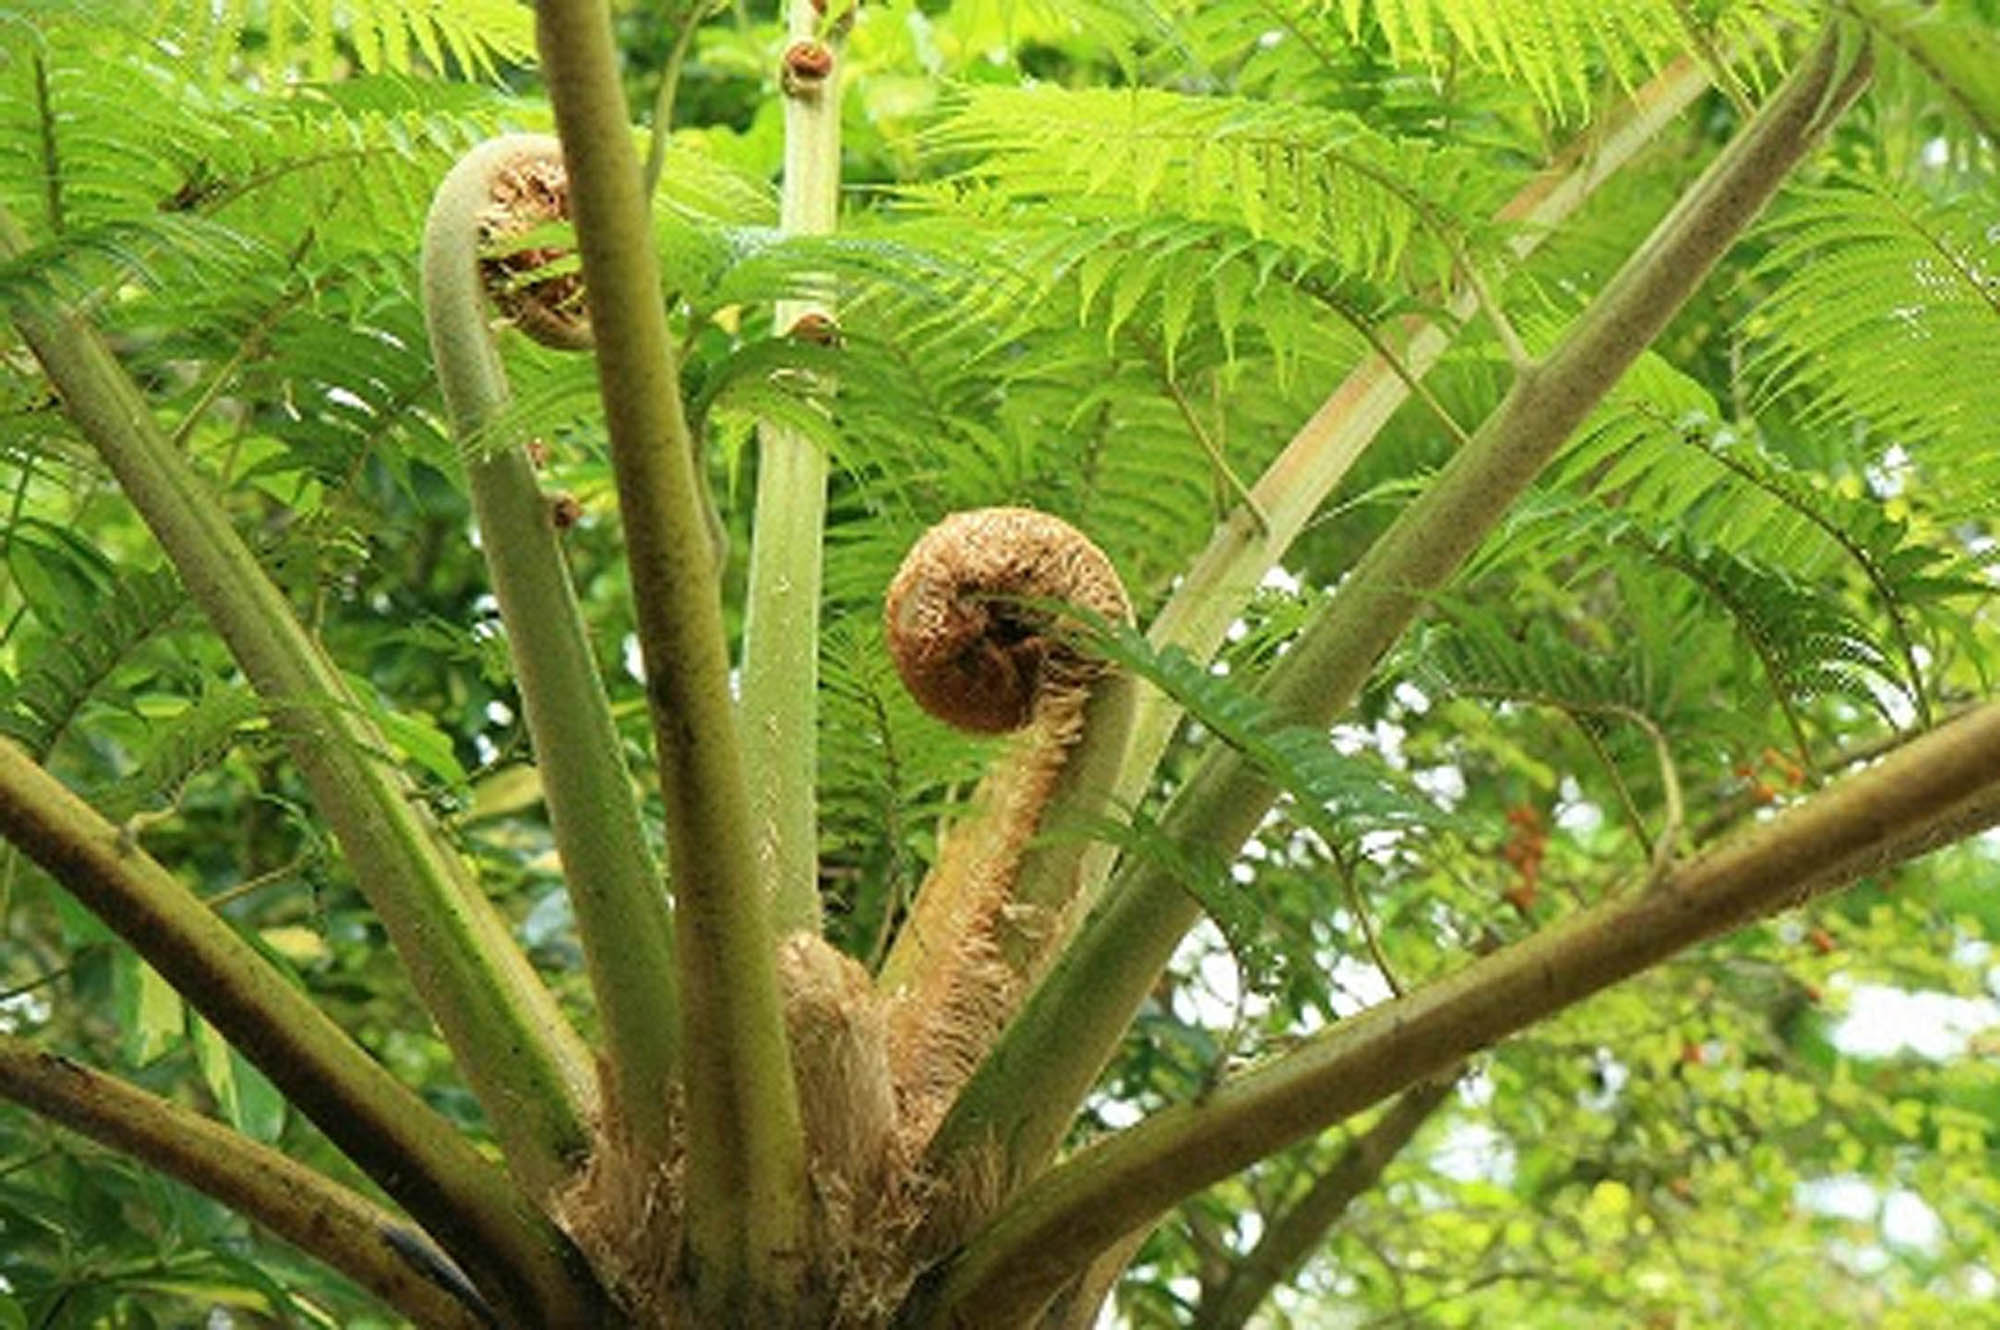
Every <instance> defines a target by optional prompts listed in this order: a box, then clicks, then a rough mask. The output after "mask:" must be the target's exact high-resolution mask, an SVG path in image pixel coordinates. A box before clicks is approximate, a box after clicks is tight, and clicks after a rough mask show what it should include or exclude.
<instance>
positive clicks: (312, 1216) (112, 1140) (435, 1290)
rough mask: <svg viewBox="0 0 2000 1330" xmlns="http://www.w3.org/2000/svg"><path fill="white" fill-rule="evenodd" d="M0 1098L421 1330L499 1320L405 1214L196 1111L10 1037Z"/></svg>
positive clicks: (477, 1328)
mask: <svg viewBox="0 0 2000 1330" xmlns="http://www.w3.org/2000/svg"><path fill="white" fill-rule="evenodd" d="M0 1098H5V1099H9V1100H12V1101H13V1102H14V1103H17V1104H20V1105H22V1106H23V1107H26V1108H30V1109H33V1110H34V1111H35V1112H37V1113H40V1114H42V1115H43V1116H45V1117H47V1118H49V1119H50V1120H51V1121H53V1122H55V1123H57V1124H59V1125H61V1126H62V1127H64V1128H66V1129H68V1130H70V1131H74V1132H80V1133H82V1134H83V1135H85V1136H88V1137H90V1138H91V1139H92V1140H95V1141H97V1142H99V1143H100V1144H103V1145H107V1146H110V1147H111V1148H112V1149H114V1150H119V1151H123V1152H124V1153H126V1154H129V1155H132V1156H133V1157H135V1158H137V1159H140V1160H142V1161H144V1162H145V1163H147V1164H150V1165H151V1166H153V1167H154V1168H157V1169H159V1170H160V1171H161V1172H163V1173H166V1174H168V1175H169V1176H171V1177H174V1178H177V1179H179V1180H180V1181H182V1182H185V1183H187V1184H188V1185H189V1186H192V1187H195V1188H198V1189H199V1190H201V1191H204V1192H206V1193H208V1194H209V1195H210V1196H213V1197H214V1198H215V1199H216V1200H219V1201H221V1202H222V1203H223V1204H224V1205H227V1206H229V1207H230V1208H231V1209H233V1210H236V1211H238V1212H239V1213H241V1214H243V1215H246V1216H248V1217H249V1218H250V1219H253V1220H255V1221H256V1222H257V1223H258V1224H260V1225H262V1226H263V1227H265V1228H268V1229H270V1230H271V1231H272V1232H273V1233H275V1234H277V1235H278V1236H279V1237H281V1238H283V1239H284V1240H285V1241H287V1242H289V1243H291V1244H292V1245H294V1246H296V1247H298V1248H299V1249H301V1250H302V1251H305V1252H307V1253H308V1254H310V1255H312V1256H314V1257H316V1258H317V1259H319V1260H321V1261H324V1262H325V1263H326V1264H328V1265H330V1266H332V1267H333V1268H334V1269H336V1270H338V1271H340V1272H341V1273H342V1274H344V1275H346V1276H347V1277H348V1278H349V1279H352V1280H353V1281H354V1282H355V1283H357V1284H359V1285H361V1286H362V1287H363V1288H365V1289H367V1290H368V1291H369V1292H370V1293H373V1294H374V1295H375V1296H376V1297H378V1298H380V1299H381V1300H382V1301H383V1302H384V1303H385V1304H387V1305H388V1306H389V1307H390V1308H392V1309H394V1310H395V1311H397V1312H400V1313H401V1314H402V1315H404V1316H407V1317H409V1318H410V1319H411V1320H413V1321H415V1322H416V1323H417V1324H419V1325H426V1326H435V1327H438V1328H439V1330H486V1328H487V1327H490V1326H491V1325H493V1323H494V1311H493V1308H492V1307H490V1306H489V1305H488V1304H487V1303H486V1300H485V1299H484V1298H482V1297H481V1296H480V1295H479V1293H478V1291H477V1290H476V1289H474V1288H473V1286H472V1285H471V1283H470V1282H469V1281H467V1280H466V1278H465V1276H464V1275H463V1274H461V1273H459V1271H458V1269H457V1268H456V1267H455V1266H453V1265H452V1264H451V1262H450V1260H449V1259H448V1258H447V1257H446V1256H445V1255H444V1254H443V1253H442V1252H439V1251H438V1250H437V1249H436V1248H435V1247H433V1246H431V1243H430V1240H429V1239H428V1238H426V1237H424V1236H423V1235H422V1234H421V1233H419V1232H417V1231H416V1230H414V1229H412V1228H410V1227H409V1226H408V1225H407V1224H406V1223H405V1222H404V1221H403V1220H402V1219H401V1218H400V1217H399V1216H397V1215H395V1214H394V1213H392V1212H390V1211H388V1210H384V1209H383V1208H381V1207H380V1206H378V1205H375V1204H373V1203H371V1202H369V1201H367V1200H365V1199H363V1198H362V1197H361V1196H360V1195H358V1194H357V1193H355V1192H353V1191H350V1190H349V1189H348V1188H346V1187H343V1186H341V1185H340V1184H339V1183H337V1182H335V1181H333V1180H332V1179H331V1178H328V1177H325V1176H324V1175H322V1174H319V1173H316V1172H314V1171H313V1170H312V1169H309V1168H307V1167H306V1166H305V1165H303V1164H299V1163H295V1162H293V1161H292V1160H290V1159H288V1158H286V1157H285V1156H284V1155H282V1154H279V1153H278V1152H277V1151H276V1150H273V1149H271V1148H270V1147H269V1146H267V1145H261V1144H259V1143H258V1142H256V1141H252V1140H248V1139H246V1138H244V1137H242V1136H238V1135H236V1134H235V1133H234V1132H232V1131H230V1130H229V1129H228V1128H226V1127H224V1126H222V1125H221V1124H220V1123H216V1122H212V1121H210V1120H209V1119H208V1118H205V1117H202V1116H201V1115H200V1114H198V1113H196V1112H194V1111H193V1110H191V1109H187V1108H183V1107H181V1106H180V1105H179V1104H176V1103H173V1102H172V1101H170V1100H166V1099H162V1098H160V1097H159V1096H158V1095H153V1094H148V1093H147V1092H145V1091H144V1090H140V1089H138V1088H136V1087H134V1086H131V1085H127V1084H125V1083H124V1082H122V1081H118V1080H114V1079H113V1078H112V1077H109V1076H106V1075H104V1074H103V1073H101V1072H96V1071H92V1070H90V1069H88V1068H86V1067H82V1066H79V1065H78V1064H77V1063H75V1062H72V1061H70V1060H69V1059H68V1058H66V1057H62V1056H60V1055H58V1054H55V1053H50V1052H47V1051H45V1050H43V1049H40V1048H38V1047H36V1046H35V1045H34V1044H33V1043H31V1042H29V1041H28V1040H25V1039H21V1038H18V1037H16V1036H14V1035H5V1034H0ZM454 1281H455V1282H454Z"/></svg>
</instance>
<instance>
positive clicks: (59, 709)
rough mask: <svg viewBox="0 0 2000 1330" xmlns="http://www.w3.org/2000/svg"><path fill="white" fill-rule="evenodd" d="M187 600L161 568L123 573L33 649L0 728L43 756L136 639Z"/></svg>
mask: <svg viewBox="0 0 2000 1330" xmlns="http://www.w3.org/2000/svg"><path fill="white" fill-rule="evenodd" d="M186 604H187V597H186V594H185V593H184V592H183V591H182V590H181V585H180V579H179V578H177V577H175V576H174V574H173V572H172V571H171V570H168V569H156V570H153V571H150V572H141V573H126V574H124V575H122V576H120V577H119V578H118V579H117V580H116V581H115V582H113V584H112V585H111V587H110V589H109V591H108V593H107V594H106V595H105V597H104V598H103V599H102V600H101V601H99V602H98V603H97V605H96V606H95V607H94V608H92V609H91V610H90V611H89V612H88V613H84V614H79V615H76V616H75V617H74V618H73V620H72V622H71V625H70V628H69V631H68V632H66V633H64V634H62V635H61V636H58V637H54V638H52V640H50V641H49V642H48V643H47V644H46V645H44V646H43V647H42V648H41V649H40V650H38V651H37V652H36V653H35V657H34V661H33V663H32V664H31V665H30V666H29V667H28V668H27V669H25V670H24V671H23V672H22V674H21V677H20V679H19V680H18V681H16V683H15V685H14V689H13V696H12V697H11V698H10V699H9V704H8V706H7V708H6V710H5V711H4V712H0V731H4V732H5V733H6V735H7V736H8V737H9V738H11V739H13V740H14V741H15V742H16V743H18V744H20V745H21V746H22V747H23V748H26V749H27V750H28V751H29V752H30V753H32V754H34V755H35V756H36V757H37V758H41V757H45V756H47V754H48V752H49V750H50V749H51V748H53V747H54V746H55V743H56V740H57V739H59V738H60V737H61V736H62V734H63V731H64V730H65V729H66V728H67V727H68V725H69V723H70V721H71V720H72V719H73V718H74V717H75V716H76V714H77V712H78V711H80V710H81V709H82V708H83V706H84V704H85V703H86V702H88V701H89V700H90V698H91V696H92V694H93V693H95V692H96V690H97V689H98V687H99V686H100V685H102V684H103V683H104V682H105V680H107V679H108V678H110V676H111V673H112V671H113V670H115V669H116V668H117V667H118V665H119V663H120V662H121V661H123V660H124V659H125V658H126V657H127V656H128V655H129V654H130V653H131V652H132V650H133V649H134V648H136V647H137V646H138V645H139V644H140V643H142V642H144V641H145V640H147V639H148V638H150V637H151V636H152V635H153V634H155V633H157V632H159V631H160V630H161V629H162V628H164V627H165V626H166V625H167V624H168V623H170V622H171V621H172V620H173V618H174V616H175V615H176V614H178V613H179V612H180V610H181V609H182V608H183V607H184V606H185V605H186Z"/></svg>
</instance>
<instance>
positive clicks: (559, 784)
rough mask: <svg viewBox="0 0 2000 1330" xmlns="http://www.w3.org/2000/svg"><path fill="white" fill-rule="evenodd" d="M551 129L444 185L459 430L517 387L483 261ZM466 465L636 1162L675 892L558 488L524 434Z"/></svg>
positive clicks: (494, 410) (454, 409) (648, 1119)
mask: <svg viewBox="0 0 2000 1330" xmlns="http://www.w3.org/2000/svg"><path fill="white" fill-rule="evenodd" d="M561 151H562V149H561V145H560V144H558V143H557V142H556V140H555V139H554V138H551V137H549V136H548V135H543V134H516V135H507V136H504V137H501V138H497V139H491V140H489V141H487V142H486V143H483V144H481V145H480V146H478V147H476V148H474V149H473V150H472V151H471V152H470V153H468V154H466V156H465V157H464V158H462V159H461V160H460V161H459V163H458V165H457V166H455V167H453V168H452V170H451V172H450V174H448V175H447V176H446V177H445V178H444V180H443V182H442V183H441V184H439V186H438V190H437V195H436V198H435V200H434V201H433V202H432V205H431V213H430V218H429V221H428V223H427V224H426V226H425V228H424V257H423V283H424V316H425V322H426V324H427V325H428V328H429V331H430V342H431V355H432V358H433V359H434V360H435V361H436V364H437V372H438V382H439V385H440V386H441V387H442V388H443V390H444V398H445V406H446V408H447V410H448V411H449V413H450V416H451V422H452V432H453V433H454V434H455V435H456V436H457V437H458V438H459V439H460V440H461V441H465V440H470V439H473V438H474V437H476V436H478V435H479V433H480V432H481V431H482V430H485V429H487V428H488V427H489V425H490V424H491V422H493V421H494V420H495V419H496V418H499V417H500V416H501V414H502V412H503V411H504V410H505V408H506V404H507V401H508V398H509V396H510V392H509V388H508V384H507V372H506V369H505V367H504V366H503V365H502V364H501V361H500V355H499V351H498V348H497V347H496V346H495V345H494V340H493V334H492V332H491V331H490V330H489V327H488V315H487V310H486V305H485V300H484V296H483V292H482V289H481V283H480V275H479V253H478V249H479V235H480V215H481V213H482V212H483V211H485V210H487V209H489V208H491V207H492V206H493V197H494V186H495V183H496V179H497V178H498V177H499V176H500V175H501V173H503V172H505V171H507V170H509V169H520V168H521V167H522V165H523V164H524V163H526V162H548V161H552V160H556V159H559V158H560V156H561ZM466 477H467V479H468V481H469V482H470V487H471V491H472V505H473V512H474V515H475V516H476V517H477V519H478V522H479V533H480V553H481V555H482V556H483V557H484V558H485V560H486V566H487V569H488V570H489V572H490V573H491V575H492V579H493V589H494V592H495V594H496V595H497V597H498V599H499V601H500V618H501V622H502V624H503V625H504V627H505V628H506V632H507V644H508V654H509V656H510V658H511V659H512V660H513V662H514V669H515V674H516V677H517V679H518V682H519V685H520V690H521V707H522V711H523V712H524V714H525V718H526V721H527V727H528V734H529V737H530V741H531V743H532V745H533V749H534V756H535V763H536V765H537V766H538V767H539V768H540V770H541V773H542V793H543V797H544V799H545V800H546V801H547V803H548V809H549V822H550V825H551V827H552V828H553V831H554V834H555V842H556V850H557V853H558V854H559V855H560V857H561V859H562V864H563V879H564V885H565V886H566V887H567V888H568V890H569V898H570V903H571V905H572V907H573V908H574V909H575V911H576V921H577V930H578V933H579V934H580V936H581V937H582V940H583V947H584V959H585V963H586V965H587V967H588V969H589V971H590V981H591V991H592V993H593V994H594V995H595V997H596V1000H597V1010H598V1013H599V1015H600V1017H601V1018H602V1019H603V1022H604V1040H605V1045H606V1056H605V1061H606V1063H607V1064H608V1065H607V1067H606V1070H607V1071H608V1072H609V1075H610V1079H611V1082H612V1084H611V1086H610V1087H609V1088H610V1089H611V1090H612V1092H613V1102H614V1103H615V1104H616V1113H615V1115H614V1118H615V1121H616V1123H617V1125H618V1127H619V1128H620V1129H621V1130H622V1131H623V1132H624V1133H625V1135H626V1137H627V1142H626V1143H627V1144H629V1145H630V1146H631V1148H632V1153H633V1156H634V1159H633V1162H634V1163H635V1164H636V1165H637V1166H639V1167H663V1166H664V1165H665V1163H666V1161H667V1158H668V1156H669V1155H670V1153H671V1151H672V1149H673V1144H672V1131H671V1122H672V1113H673V1103H674V1100H675V1093H676V1090H675V1087H676V1084H677V1081H678V1077H679V1040H678V1038H677V1035H678V1033H679V1031H678V1024H679V1017H678V1005H679V1002H678V997H677V986H678V979H677V977H676V974H675V969H674V928H673V906H672V903H671V902H670V900H669V899H668V896H667V890H666V882H665V879H664V877H663V876H662V874H661V870H660V866H659V864H658V863H657V862H656V861H655V860H654V857H653V851H652V848H651V846H650V845H649V844H648V842H647V839H646V830H645V825H644V823H643V822H642V821H641V819H640V816H639V803H638V799H637V796H636V794H635V792H634V789H633V784H632V773H631V771H630V770H629V769H628V768H627V767H626V765H625V758H624V739H623V738H622V736H620V734H619V733H618V726H617V722H616V721H615V720H614V719H613V717H612V714H611V702H610V699H609V697H608V696H607V695H606V694H605V691H604V679H603V676H602V674H601V673H600V672H599V670H598V666H597V657H596V654H595V652H594V651H593V650H592V647H591V640H590V631H589V629H588V627H587V626H586V625H585V623H584V621H583V612H582V610H581V608H580V607H579V606H578V604H577V598H576V588H575V587H574V585H572V583H571V581H570V576H569V568H568V565H567V564H566V563H565V561H564V556H563V547H562V541H561V538H560V533H559V532H558V530H557V528H556V524H555V522H554V520H553V518H552V516H551V513H550V507H549V502H548V499H547V497H546V496H545V495H544V494H543V493H542V489H541V485H540V484H539V483H538V482H537V480H536V478H535V473H534V468H533V466H532V464H531V463H530V462H529V461H528V458H527V454H526V450H525V448H524V447H523V446H522V443H521V441H520V440H519V439H517V438H506V439H499V440H488V441H486V443H485V444H484V445H483V446H482V447H481V449H480V452H479V455H476V456H474V455H471V454H470V453H468V457H467V461H466Z"/></svg>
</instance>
